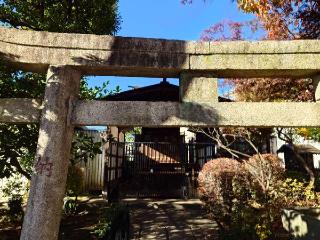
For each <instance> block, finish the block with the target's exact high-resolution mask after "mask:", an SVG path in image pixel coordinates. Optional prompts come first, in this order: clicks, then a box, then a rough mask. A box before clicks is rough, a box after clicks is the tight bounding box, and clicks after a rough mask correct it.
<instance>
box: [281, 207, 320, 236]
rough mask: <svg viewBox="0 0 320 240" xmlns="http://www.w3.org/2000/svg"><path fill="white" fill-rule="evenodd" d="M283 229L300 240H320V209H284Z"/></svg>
mask: <svg viewBox="0 0 320 240" xmlns="http://www.w3.org/2000/svg"><path fill="white" fill-rule="evenodd" d="M282 224H283V227H284V228H285V229H286V230H287V231H288V232H289V233H290V234H291V235H292V236H293V237H294V239H299V240H311V239H312V240H320V208H299V209H284V210H283V214H282Z"/></svg>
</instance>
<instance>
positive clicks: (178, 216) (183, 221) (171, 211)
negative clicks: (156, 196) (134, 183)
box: [123, 199, 217, 240]
mask: <svg viewBox="0 0 320 240" xmlns="http://www.w3.org/2000/svg"><path fill="white" fill-rule="evenodd" d="M123 202H124V203H126V204H128V205H129V208H130V216H131V235H132V236H131V238H132V239H141V240H142V239H143V240H144V239H157V240H162V239H164V240H167V239H170V240H180V239H181V240H182V239H183V240H189V239H190V240H194V239H201V240H205V239H215V237H216V234H215V233H216V230H217V225H216V224H215V223H214V222H213V221H212V220H210V219H209V218H208V217H207V215H206V213H205V211H204V210H203V208H202V203H201V202H200V200H198V199H191V200H179V199H166V200H150V199H138V200H137V199H124V200H123Z"/></svg>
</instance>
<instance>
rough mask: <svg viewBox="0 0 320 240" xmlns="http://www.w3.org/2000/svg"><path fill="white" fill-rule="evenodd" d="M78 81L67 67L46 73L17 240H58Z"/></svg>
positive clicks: (51, 67) (74, 72)
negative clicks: (41, 106)
mask: <svg viewBox="0 0 320 240" xmlns="http://www.w3.org/2000/svg"><path fill="white" fill-rule="evenodd" d="M80 78H81V74H80V73H79V72H77V71H75V70H74V69H72V68H70V67H67V66H50V67H49V69H48V73H47V83H46V90H45V97H44V101H43V111H42V117H41V121H40V130H39V139H38V146H37V153H36V158H35V165H34V174H33V176H32V179H31V188H30V193H29V199H28V204H27V211H26V215H25V217H24V221H23V225H22V232H21V238H20V239H23V240H40V239H41V240H43V239H46V240H56V239H58V235H59V225H60V220H61V214H62V205H63V197H64V195H65V186H66V180H67V173H68V164H69V157H70V148H71V142H72V136H73V131H74V127H73V126H72V125H71V123H70V116H71V112H72V105H73V102H74V101H75V100H76V99H77V96H78V94H79V86H80Z"/></svg>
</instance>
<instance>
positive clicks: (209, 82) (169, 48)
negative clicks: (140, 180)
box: [0, 28, 320, 240]
mask: <svg viewBox="0 0 320 240" xmlns="http://www.w3.org/2000/svg"><path fill="white" fill-rule="evenodd" d="M0 42H1V44H0V58H1V59H4V60H5V61H7V62H8V64H11V65H12V67H15V68H17V69H22V70H26V71H31V72H47V84H46V90H45V97H44V99H42V100H39V99H12V98H11V99H9V98H8V99H6V98H5V99H0V122H2V123H11V124H20V123H21V124H26V123H36V122H40V132H39V139H38V147H37V155H36V156H35V165H34V166H35V167H34V169H35V170H34V174H33V176H32V181H31V189H30V195H29V199H28V206H27V211H26V215H25V218H24V222H23V228H22V233H21V239H24V240H25V239H29V240H31V239H32V240H40V239H49V240H51V239H52V240H54V239H57V238H58V231H59V224H60V218H61V208H62V201H63V197H64V193H65V183H66V177H67V170H68V161H69V154H70V147H71V140H72V135H73V129H74V127H75V126H80V125H114V126H148V127H160V126H161V127H164V126H166V127H176V126H197V127H217V126H245V127H274V126H282V127H301V126H306V127H319V126H320V104H319V103H289V102H282V103H267V102H260V103H237V102H231V103H229V102H228V103H225V102H223V103H222V102H218V96H217V78H218V77H246V78H249V77H293V78H297V77H311V78H314V79H315V81H314V84H315V86H317V84H318V81H319V77H317V74H318V73H319V71H320V41H317V40H304V41H300V40H299V41H257V42H245V41H236V42H187V41H176V40H161V39H144V38H123V37H111V36H96V35H85V34H64V33H49V32H34V31H23V30H15V29H6V28H0ZM82 75H111V76H140V77H176V78H180V99H181V101H180V103H177V102H156V103H153V102H107V101H84V100H78V93H79V79H80V77H81V76H82ZM318 95H319V94H318V93H316V99H318V98H319V96H318Z"/></svg>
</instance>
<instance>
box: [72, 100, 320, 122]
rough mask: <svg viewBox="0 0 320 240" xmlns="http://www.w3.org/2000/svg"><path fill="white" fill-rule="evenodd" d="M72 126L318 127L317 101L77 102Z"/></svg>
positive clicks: (319, 118) (319, 111)
mask: <svg viewBox="0 0 320 240" xmlns="http://www.w3.org/2000/svg"><path fill="white" fill-rule="evenodd" d="M72 122H73V123H74V124H75V125H104V126H105V125H111V126H144V127H177V126H196V127H218V126H225V127H227V126H230V127H231V126H232V127H235V126H245V127H276V126H281V127H319V126H320V104H319V103H266V102H263V103H262V102H261V103H249V102H248V103H244V102H242V103H240V102H238V103H235V102H231V103H221V102H219V103H213V102H212V103H201V104H200V103H194V102H189V103H177V102H106V101H78V102H77V104H76V107H75V110H74V115H73V119H72Z"/></svg>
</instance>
